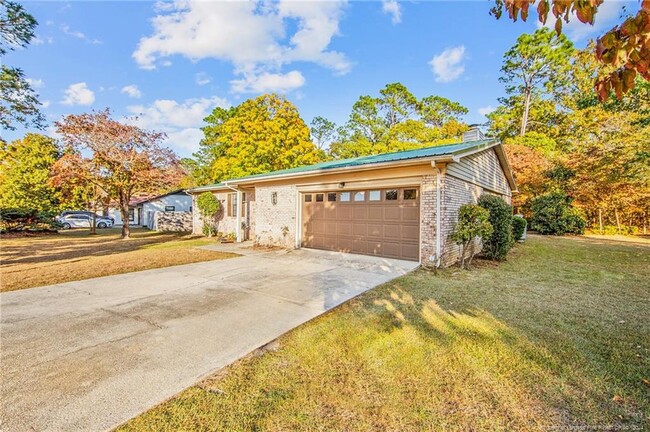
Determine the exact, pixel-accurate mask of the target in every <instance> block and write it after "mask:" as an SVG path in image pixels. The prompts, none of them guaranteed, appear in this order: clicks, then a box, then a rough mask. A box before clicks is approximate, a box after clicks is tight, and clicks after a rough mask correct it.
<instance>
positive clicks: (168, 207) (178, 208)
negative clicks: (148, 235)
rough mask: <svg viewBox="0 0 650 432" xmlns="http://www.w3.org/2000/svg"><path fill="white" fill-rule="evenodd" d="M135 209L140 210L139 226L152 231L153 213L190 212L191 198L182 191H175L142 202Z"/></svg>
mask: <svg viewBox="0 0 650 432" xmlns="http://www.w3.org/2000/svg"><path fill="white" fill-rule="evenodd" d="M137 207H138V208H139V209H140V221H141V225H142V226H146V227H149V228H151V229H153V215H154V213H155V212H157V211H159V212H191V211H192V196H191V195H188V194H187V193H186V192H185V191H184V190H177V191H173V192H169V193H166V194H164V195H159V196H157V197H153V198H150V199H148V200H146V201H142V202H141V203H140V204H138V206H137ZM136 213H137V212H136Z"/></svg>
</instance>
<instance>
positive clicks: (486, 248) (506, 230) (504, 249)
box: [478, 195, 514, 261]
mask: <svg viewBox="0 0 650 432" xmlns="http://www.w3.org/2000/svg"><path fill="white" fill-rule="evenodd" d="M478 205H479V206H481V207H483V208H484V209H487V210H488V211H489V212H490V219H489V221H490V224H491V225H492V228H493V231H492V235H491V236H489V237H486V238H484V239H483V256H485V257H486V258H489V259H491V260H496V261H504V260H505V259H506V255H507V254H508V251H509V250H510V248H511V247H512V245H513V244H514V241H513V240H512V207H511V206H510V205H509V204H508V203H507V202H505V201H504V200H503V199H501V198H500V197H498V196H495V195H482V196H481V197H480V198H479V200H478Z"/></svg>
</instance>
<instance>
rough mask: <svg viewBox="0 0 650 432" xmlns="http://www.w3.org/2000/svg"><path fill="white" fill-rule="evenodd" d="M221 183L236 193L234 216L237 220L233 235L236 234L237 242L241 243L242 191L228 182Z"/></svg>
mask: <svg viewBox="0 0 650 432" xmlns="http://www.w3.org/2000/svg"><path fill="white" fill-rule="evenodd" d="M223 185H224V186H225V187H227V188H228V189H230V190H232V191H235V192H236V193H237V211H236V217H237V222H236V224H235V235H236V236H237V243H241V241H242V239H241V237H242V236H241V208H242V192H241V190H239V189H237V188H236V187H232V186H230V185H229V184H228V182H224V183H223Z"/></svg>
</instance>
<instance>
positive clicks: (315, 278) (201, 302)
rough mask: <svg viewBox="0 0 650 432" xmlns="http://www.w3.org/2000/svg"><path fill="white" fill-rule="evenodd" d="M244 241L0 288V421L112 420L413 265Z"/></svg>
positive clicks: (57, 424)
mask: <svg viewBox="0 0 650 432" xmlns="http://www.w3.org/2000/svg"><path fill="white" fill-rule="evenodd" d="M246 253H247V254H248V255H246V256H242V257H238V258H233V259H228V260H223V261H212V262H205V263H198V264H189V265H182V266H176V267H169V268H165V269H157V270H147V271H142V272H137V273H129V274H124V275H118V276H109V277H103V278H97V279H91V280H86V281H80V282H70V283H65V284H60V285H52V286H46V287H40V288H32V289H27V290H22V291H15V292H9V293H4V294H1V295H0V313H1V326H0V332H1V333H0V337H1V339H0V341H1V346H0V360H1V363H0V364H1V368H2V370H1V378H2V382H1V383H0V395H1V396H0V397H1V399H2V413H1V416H2V418H1V420H2V423H0V430H2V431H100V430H107V429H111V428H113V427H115V426H117V425H119V424H120V423H122V422H124V421H126V420H128V419H129V418H131V417H133V416H135V415H137V414H139V413H140V412H142V411H144V410H146V409H147V408H150V407H152V406H153V405H155V404H157V403H160V402H162V401H164V400H165V399H167V398H169V397H171V396H172V395H174V394H176V393H178V392H179V391H181V390H183V389H185V388H187V387H189V386H191V385H192V384H194V383H195V382H196V381H198V380H200V379H201V378H203V377H205V376H206V375H208V374H210V373H211V372H213V371H215V370H218V369H220V368H222V367H223V366H225V365H227V364H229V363H231V362H233V361H235V360H236V359H238V358H240V357H242V356H244V355H245V354H247V353H249V352H250V351H252V350H254V349H255V348H258V347H260V346H262V345H264V344H266V343H268V342H270V341H271V340H273V339H275V338H277V337H278V336H280V335H281V334H283V333H285V332H287V331H288V330H290V329H292V328H294V327H296V326H298V325H300V324H301V323H304V322H305V321H308V320H309V319H311V318H313V317H315V316H317V315H320V314H321V313H323V312H325V311H327V310H328V309H331V308H332V307H334V306H336V305H338V304H340V303H342V302H344V301H346V300H348V299H350V298H352V297H354V296H356V295H358V294H360V293H362V292H364V291H366V290H368V289H370V288H372V287H374V286H376V285H378V284H381V283H383V282H386V281H389V280H391V279H393V278H395V277H397V276H399V275H402V274H404V273H406V272H408V271H410V270H412V269H413V268H415V267H416V266H417V263H413V262H407V261H399V260H389V259H383V258H373V257H366V256H358V255H348V254H340V253H335V252H321V251H315V250H305V249H303V250H296V251H290V252H286V251H273V252H264V253H254V252H252V251H251V252H246Z"/></svg>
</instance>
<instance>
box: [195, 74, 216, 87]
mask: <svg viewBox="0 0 650 432" xmlns="http://www.w3.org/2000/svg"><path fill="white" fill-rule="evenodd" d="M194 79H195V82H196V84H197V85H200V86H204V85H206V84H210V81H212V78H210V77H209V76H208V74H206V73H205V72H199V73H197V74H196V75H195V76H194Z"/></svg>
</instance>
